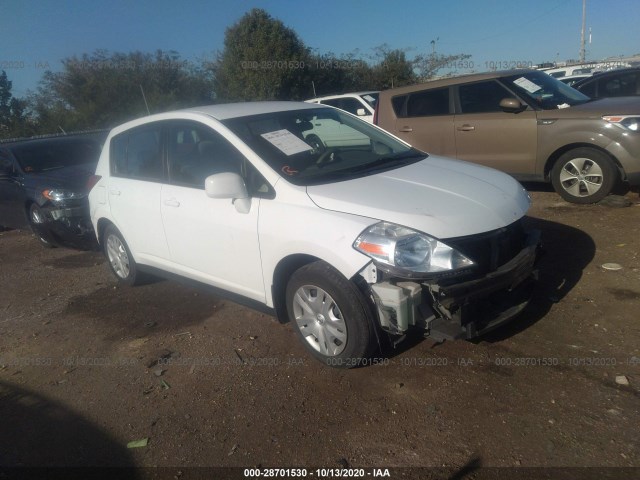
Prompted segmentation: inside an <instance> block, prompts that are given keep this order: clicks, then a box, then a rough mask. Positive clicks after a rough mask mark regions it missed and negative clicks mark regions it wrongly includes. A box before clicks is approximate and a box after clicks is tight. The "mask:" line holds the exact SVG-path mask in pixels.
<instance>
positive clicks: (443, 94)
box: [391, 87, 450, 118]
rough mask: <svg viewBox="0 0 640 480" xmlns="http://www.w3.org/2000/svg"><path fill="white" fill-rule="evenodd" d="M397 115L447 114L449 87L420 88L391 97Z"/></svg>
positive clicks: (402, 116)
mask: <svg viewBox="0 0 640 480" xmlns="http://www.w3.org/2000/svg"><path fill="white" fill-rule="evenodd" d="M391 104H392V105H393V110H394V112H395V113H396V116H397V117H400V118H406V117H430V116H434V115H449V113H450V110H449V88H448V87H445V88H438V89H433V90H422V91H420V92H415V93H410V94H408V95H399V96H397V97H393V98H392V99H391Z"/></svg>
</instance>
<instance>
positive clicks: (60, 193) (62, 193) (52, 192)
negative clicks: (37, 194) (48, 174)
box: [42, 188, 87, 202]
mask: <svg viewBox="0 0 640 480" xmlns="http://www.w3.org/2000/svg"><path fill="white" fill-rule="evenodd" d="M42 196H43V197H44V198H46V199H47V200H51V201H52V202H63V201H65V200H76V199H78V198H84V197H86V196H87V194H86V193H78V192H73V191H71V190H65V189H64V188H52V189H49V190H43V191H42Z"/></svg>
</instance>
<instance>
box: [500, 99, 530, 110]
mask: <svg viewBox="0 0 640 480" xmlns="http://www.w3.org/2000/svg"><path fill="white" fill-rule="evenodd" d="M500 108H501V109H502V111H504V112H507V113H520V112H521V111H523V110H525V109H526V108H527V106H526V105H523V104H521V103H520V101H519V100H517V99H515V98H503V99H502V100H500Z"/></svg>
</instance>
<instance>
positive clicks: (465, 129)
mask: <svg viewBox="0 0 640 480" xmlns="http://www.w3.org/2000/svg"><path fill="white" fill-rule="evenodd" d="M475 129H476V127H474V126H473V125H469V124H467V123H465V124H464V125H461V126H459V127H458V128H457V130H458V131H460V132H471V131H473V130H475Z"/></svg>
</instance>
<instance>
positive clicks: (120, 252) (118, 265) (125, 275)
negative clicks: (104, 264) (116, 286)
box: [104, 225, 143, 285]
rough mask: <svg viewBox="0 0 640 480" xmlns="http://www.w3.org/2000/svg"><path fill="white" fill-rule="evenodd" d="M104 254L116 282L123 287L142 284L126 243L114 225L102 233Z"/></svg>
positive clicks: (140, 275)
mask: <svg viewBox="0 0 640 480" xmlns="http://www.w3.org/2000/svg"><path fill="white" fill-rule="evenodd" d="M104 254H105V256H106V257H107V259H108V260H109V267H110V268H111V271H112V272H113V274H114V275H115V276H116V278H117V279H118V282H120V283H122V284H125V285H138V284H140V283H142V280H143V278H142V277H143V275H142V274H141V273H140V272H138V266H137V264H136V262H135V260H134V259H133V256H132V255H131V251H130V250H129V247H128V246H127V243H126V242H125V241H124V238H123V236H122V234H121V233H120V231H119V230H118V229H117V228H116V227H115V226H114V225H109V226H108V227H107V228H106V229H105V231H104Z"/></svg>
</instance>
